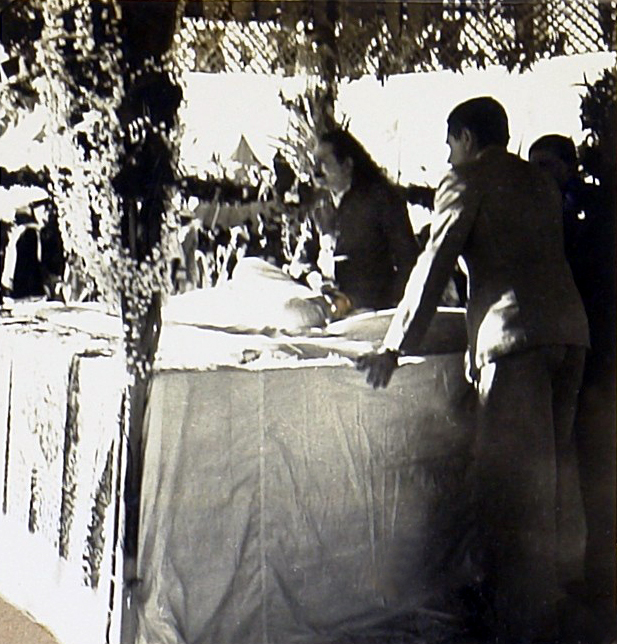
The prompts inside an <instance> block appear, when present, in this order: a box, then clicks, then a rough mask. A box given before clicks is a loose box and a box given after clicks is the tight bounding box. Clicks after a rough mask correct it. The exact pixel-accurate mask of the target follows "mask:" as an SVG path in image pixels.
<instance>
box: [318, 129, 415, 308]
mask: <svg viewBox="0 0 617 644" xmlns="http://www.w3.org/2000/svg"><path fill="white" fill-rule="evenodd" d="M313 177H314V181H315V183H316V184H317V185H318V186H319V187H320V188H324V189H326V190H327V191H328V192H329V193H330V194H331V196H332V201H333V204H334V208H335V211H334V213H333V217H331V219H330V221H327V222H326V221H322V222H319V226H318V227H319V228H320V236H321V238H322V240H330V242H331V244H330V245H331V247H332V252H333V255H334V257H333V259H334V270H333V271H331V272H333V275H332V276H331V277H332V278H333V281H334V285H335V286H336V288H337V289H338V290H340V291H342V292H343V293H344V294H345V296H347V298H349V300H350V302H351V305H352V307H353V308H355V309H361V308H370V309H385V308H390V307H393V306H396V304H397V303H398V301H399V300H400V298H401V296H402V294H403V289H404V287H405V283H406V282H407V278H408V276H409V272H410V270H411V267H412V266H413V264H414V263H415V261H416V259H417V257H418V254H419V252H420V250H419V246H418V243H417V242H416V239H415V236H414V233H413V229H412V227H411V222H410V220H409V215H408V212H407V206H406V204H405V201H404V200H403V199H402V198H401V196H400V194H399V191H398V190H397V189H396V188H395V186H394V185H393V184H392V183H391V182H390V181H389V180H388V178H387V177H386V176H385V174H384V173H383V171H382V170H381V169H380V168H379V167H378V166H377V164H376V163H375V161H373V159H372V158H371V157H370V155H369V154H368V152H367V151H366V150H365V149H364V147H363V146H362V145H361V144H360V143H359V142H358V141H357V140H356V139H355V138H354V137H353V136H352V135H351V134H350V133H349V132H348V131H347V130H344V129H340V128H339V129H334V130H332V131H330V132H327V133H326V134H324V135H323V136H322V137H321V138H320V140H319V143H318V145H317V148H316V150H315V168H314V173H313ZM323 245H324V242H323V241H322V246H323Z"/></svg>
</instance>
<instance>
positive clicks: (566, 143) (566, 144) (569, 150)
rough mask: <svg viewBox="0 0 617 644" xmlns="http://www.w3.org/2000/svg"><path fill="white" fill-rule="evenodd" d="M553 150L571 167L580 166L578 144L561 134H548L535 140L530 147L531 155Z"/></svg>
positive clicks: (553, 152) (552, 151)
mask: <svg viewBox="0 0 617 644" xmlns="http://www.w3.org/2000/svg"><path fill="white" fill-rule="evenodd" d="M540 150H542V151H544V152H551V153H552V154H554V155H555V156H556V157H557V158H558V159H561V160H562V161H563V162H564V163H565V164H566V165H567V166H568V167H569V168H576V167H577V166H578V157H577V155H576V146H575V145H574V141H573V140H572V139H571V138H570V137H567V136H563V135H561V134H546V135H544V136H541V137H540V138H539V139H537V140H536V141H534V142H533V143H532V144H531V147H530V148H529V156H531V155H532V153H533V152H539V151H540Z"/></svg>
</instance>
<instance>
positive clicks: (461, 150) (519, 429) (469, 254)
mask: <svg viewBox="0 0 617 644" xmlns="http://www.w3.org/2000/svg"><path fill="white" fill-rule="evenodd" d="M508 141H509V127H508V119H507V116H506V113H505V110H504V109H503V107H502V105H500V104H499V103H498V102H497V101H495V100H494V99H493V98H490V97H479V98H474V99H471V100H469V101H465V102H464V103H461V104H460V105H458V106H456V107H455V108H454V109H453V110H452V112H451V113H450V115H449V117H448V130H447V144H448V146H449V147H450V157H449V163H450V164H451V165H452V170H451V171H450V172H449V173H448V174H447V175H446V177H445V178H444V179H443V180H442V182H441V184H440V185H439V188H438V191H437V194H436V199H435V207H436V212H435V216H434V218H433V221H432V223H431V229H430V235H429V239H428V242H427V245H426V248H425V249H424V251H423V253H422V255H421V256H420V257H419V258H418V262H417V264H416V265H415V267H414V269H413V270H412V273H411V275H410V277H409V281H408V283H407V287H406V289H405V294H404V296H403V299H402V300H401V302H400V304H399V305H398V307H397V310H396V312H395V314H394V317H393V319H392V322H391V324H390V327H389V329H388V331H387V333H386V335H385V338H384V340H383V342H382V345H381V348H380V349H379V350H378V351H376V352H375V353H371V354H367V355H365V356H362V357H361V358H360V359H359V360H358V368H360V369H363V370H367V371H368V375H367V380H368V382H369V383H370V384H371V385H372V386H373V387H375V388H377V387H385V386H387V385H388V383H389V381H390V378H391V376H392V373H393V371H394V370H395V368H396V367H397V365H398V355H399V350H400V347H401V344H402V342H403V340H404V339H406V341H407V344H408V345H411V346H414V345H415V344H416V343H419V342H420V341H421V339H422V337H423V336H424V334H425V332H426V330H427V328H428V326H429V323H430V321H431V318H432V317H433V315H434V313H435V309H436V306H437V303H438V301H439V298H440V296H441V293H442V292H443V289H444V286H445V284H446V282H447V280H448V278H449V276H450V275H451V273H452V269H453V267H454V264H455V262H456V261H457V258H458V257H459V256H462V257H463V258H464V259H465V262H466V265H467V267H468V271H469V299H468V301H467V305H466V316H467V332H468V343H469V349H468V364H469V375H470V377H471V379H472V381H473V383H474V385H475V388H476V391H477V424H476V441H475V450H474V456H475V459H474V463H473V474H474V483H475V485H474V494H475V507H476V520H477V524H478V533H479V537H478V542H477V547H478V549H477V553H476V556H477V555H479V559H478V561H479V563H480V564H481V568H482V581H481V583H479V585H478V588H477V589H476V590H477V593H478V595H477V596H478V597H479V599H480V600H481V601H479V602H478V604H477V608H478V610H479V611H480V609H481V608H484V611H483V612H478V613H477V614H476V615H474V617H475V618H476V619H478V618H479V623H478V622H476V623H475V624H474V627H475V629H476V633H475V636H476V637H482V638H483V639H482V640H481V641H483V642H484V641H491V642H493V641H499V642H500V643H501V642H504V643H506V642H507V643H508V644H520V643H522V642H568V641H570V640H568V639H567V635H566V628H565V625H564V624H563V623H560V619H559V617H561V616H567V615H568V613H569V612H571V611H570V610H569V606H570V603H569V602H570V599H569V598H568V596H567V593H566V591H565V588H564V584H565V583H566V582H569V581H570V579H571V578H570V574H572V575H575V574H576V572H572V571H571V569H570V568H569V567H567V566H566V565H565V564H566V563H568V564H569V563H572V562H571V559H572V555H571V554H570V550H569V547H571V546H572V543H571V542H570V541H569V540H567V539H565V534H566V533H567V532H568V529H569V528H570V526H572V527H573V528H574V527H577V526H580V527H581V529H580V530H579V531H578V532H577V531H576V530H572V531H573V532H574V533H575V536H576V537H577V538H579V535H580V532H582V523H583V517H582V508H581V503H580V490H579V489H578V473H577V471H576V469H575V467H574V466H573V464H572V461H573V456H574V455H575V450H574V444H573V441H572V425H573V420H574V410H575V408H576V399H577V394H578V390H579V387H580V383H581V378H582V373H583V366H584V360H585V350H586V347H587V346H588V342H589V336H588V328H587V319H586V316H585V312H584V308H583V304H582V302H581V298H580V296H579V294H578V291H577V289H576V286H575V284H574V280H573V279H572V273H571V271H570V269H569V268H568V265H567V262H566V258H565V253H564V249H563V242H562V238H561V198H560V195H559V191H558V190H557V187H556V186H555V184H554V182H552V180H550V179H549V177H547V176H546V175H545V174H544V173H543V172H540V171H539V170H538V169H537V168H535V167H534V166H533V165H531V164H529V163H527V162H526V161H523V160H522V159H520V158H519V157H518V156H515V155H514V154H510V153H508V151H507V149H506V146H507V144H508ZM577 497H578V503H576V498H577ZM564 517H567V520H565V519H564ZM581 554H582V553H581ZM573 563H576V562H573ZM564 605H568V610H563V606H564ZM588 626H589V629H588V628H587V627H588ZM594 627H595V625H594V624H593V623H592V624H585V625H584V629H585V632H584V635H583V636H580V637H582V639H580V640H575V641H585V642H586V644H592V643H594V642H600V641H601V640H600V638H599V636H598V633H592V632H591V630H590V629H592V628H594ZM577 628H578V626H577ZM582 629H583V626H581V630H582ZM605 635H606V631H603V632H602V637H604V636H605ZM576 636H577V637H578V636H579V633H576ZM573 641H574V640H573Z"/></svg>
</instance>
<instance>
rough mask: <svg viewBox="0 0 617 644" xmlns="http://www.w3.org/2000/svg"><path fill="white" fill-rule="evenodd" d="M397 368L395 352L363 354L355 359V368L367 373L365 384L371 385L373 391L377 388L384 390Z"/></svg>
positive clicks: (396, 354)
mask: <svg viewBox="0 0 617 644" xmlns="http://www.w3.org/2000/svg"><path fill="white" fill-rule="evenodd" d="M397 367H398V353H397V352H396V351H390V350H387V351H384V352H383V353H377V352H373V353H365V354H364V355H361V356H360V357H359V358H357V359H356V368H357V369H358V370H359V371H368V373H367V374H366V382H368V384H369V385H372V386H373V389H379V387H384V389H385V388H386V387H387V386H388V383H389V382H390V378H392V374H393V373H394V370H395V369H396V368H397Z"/></svg>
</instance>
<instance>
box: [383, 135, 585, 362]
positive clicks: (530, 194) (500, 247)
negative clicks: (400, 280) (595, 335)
mask: <svg viewBox="0 0 617 644" xmlns="http://www.w3.org/2000/svg"><path fill="white" fill-rule="evenodd" d="M459 255H460V256H462V257H463V259H464V261H465V263H466V265H467V269H468V273H469V281H468V283H469V285H468V288H469V294H468V296H469V299H468V302H467V334H468V341H469V350H470V358H471V360H472V366H474V367H475V368H476V369H477V368H480V367H482V366H483V365H484V364H486V363H487V362H491V361H492V360H494V359H495V358H497V357H499V356H502V355H505V354H507V353H511V352H514V351H520V350H522V349H525V348H530V347H536V346H540V345H546V344H570V345H584V346H586V345H588V343H589V332H588V328H587V318H586V316H585V312H584V309H583V305H582V302H581V298H580V295H579V293H578V291H577V289H576V286H575V284H574V280H573V278H572V273H571V271H570V268H569V266H568V264H567V261H566V258H565V253H564V243H563V223H562V206H561V196H560V194H559V191H558V190H557V187H556V186H555V185H554V183H553V182H551V181H550V179H549V178H548V177H547V176H546V175H545V174H544V173H542V172H541V171H539V170H538V169H536V168H534V167H533V166H532V165H531V164H529V163H527V162H526V161H523V160H522V159H520V158H519V157H517V156H515V155H513V154H510V153H508V152H507V151H506V150H505V149H503V148H499V147H493V146H489V147H488V148H486V149H484V150H483V151H482V152H481V154H480V155H479V156H478V157H477V158H475V159H474V160H473V161H470V162H468V163H465V164H462V165H460V166H457V168H456V169H454V170H452V171H451V172H449V173H448V174H447V175H446V176H445V178H444V179H443V181H442V182H441V184H440V186H439V188H438V190H437V195H436V212H435V218H434V220H433V222H432V224H431V230H430V237H429V241H428V243H427V245H426V248H425V250H424V252H423V253H422V255H421V256H420V257H419V259H418V262H417V264H416V266H415V267H414V269H413V271H412V273H411V275H410V277H409V281H408V283H407V286H406V289H405V294H404V296H403V298H402V300H401V302H400V304H399V305H398V307H397V310H396V313H395V315H394V317H393V320H392V323H391V324H390V328H389V329H388V332H387V334H386V337H385V338H384V342H383V345H384V347H385V348H388V349H398V348H399V347H400V345H401V342H402V340H403V338H404V337H405V335H407V336H408V338H407V343H410V344H411V345H412V346H413V344H415V342H416V341H417V342H419V341H420V340H421V338H422V336H423V335H424V333H425V331H426V329H427V327H428V325H429V323H430V320H431V318H432V316H433V314H434V312H435V309H436V307H437V304H438V301H439V298H440V296H441V293H442V292H443V289H444V287H445V285H446V282H447V280H448V278H449V277H450V275H451V274H452V270H453V267H454V264H455V262H456V260H457V258H458V256H459Z"/></svg>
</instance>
